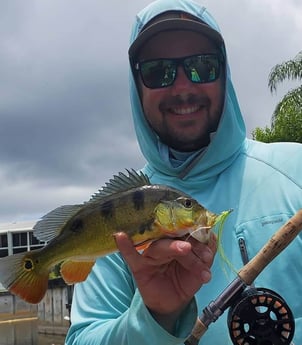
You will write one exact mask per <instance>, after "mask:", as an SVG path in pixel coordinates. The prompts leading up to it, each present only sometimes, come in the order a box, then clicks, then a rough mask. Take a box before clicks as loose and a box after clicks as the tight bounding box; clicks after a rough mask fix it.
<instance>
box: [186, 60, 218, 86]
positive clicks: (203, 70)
mask: <svg viewBox="0 0 302 345" xmlns="http://www.w3.org/2000/svg"><path fill="white" fill-rule="evenodd" d="M184 68H185V71H186V74H187V77H188V78H189V79H190V80H191V81H192V82H193V83H209V82H212V81H215V80H216V79H218V78H219V69H220V63H219V59H218V56H216V55H196V56H191V57H188V58H186V59H185V60H184Z"/></svg>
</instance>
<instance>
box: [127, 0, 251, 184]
mask: <svg viewBox="0 0 302 345" xmlns="http://www.w3.org/2000/svg"><path fill="white" fill-rule="evenodd" d="M175 10H179V11H182V12H186V13H189V14H191V15H193V16H195V17H198V18H200V19H201V20H202V21H204V22H205V23H207V24H208V25H209V26H210V27H212V28H213V29H214V30H216V31H218V32H220V30H219V28H218V25H217V23H216V22H215V20H214V18H213V17H212V16H211V15H210V13H209V12H208V11H207V10H206V8H205V7H202V6H200V5H199V4H197V3H195V2H192V1H189V0H157V1H155V2H152V3H151V4H150V5H149V6H147V7H146V8H145V9H144V10H142V11H141V12H139V13H138V14H137V16H136V20H135V23H134V25H133V28H132V34H131V39H130V43H132V42H133V41H134V40H135V39H136V37H137V36H138V34H139V32H140V30H141V29H142V28H143V27H144V25H145V24H146V23H148V22H149V21H150V20H151V19H152V18H154V17H155V16H157V15H159V14H161V13H163V12H167V11H175ZM221 50H222V51H223V54H224V55H225V61H226V87H225V101H224V110H223V113H222V116H221V118H220V123H219V126H218V128H217V131H216V133H215V134H214V135H213V136H212V139H211V142H210V144H209V145H208V146H207V147H206V148H205V149H204V150H202V152H199V153H192V155H191V156H190V157H188V158H187V159H186V160H185V161H184V162H183V163H182V164H181V165H179V166H177V167H175V166H173V164H171V162H169V160H168V159H167V158H166V159H165V158H163V154H162V152H163V144H161V143H159V138H158V136H157V135H156V133H155V132H154V131H153V130H152V128H150V126H149V124H148V123H147V121H146V119H145V116H144V113H143V109H142V105H141V101H140V98H139V94H138V91H137V88H136V85H135V81H134V78H133V75H132V72H131V71H130V100H131V107H132V115H133V121H134V128H135V131H136V136H137V140H138V143H139V146H140V149H141V151H142V153H143V155H144V157H145V158H146V160H147V162H148V164H149V165H150V167H151V168H152V169H154V170H156V171H159V172H160V173H162V174H164V175H169V176H174V177H179V178H181V179H187V178H190V177H193V176H195V175H198V176H199V178H201V179H209V178H211V177H214V176H217V175H218V174H220V173H221V172H222V171H223V170H225V169H226V168H227V167H228V166H229V165H230V164H231V163H232V162H233V161H234V159H235V158H236V157H237V155H238V154H239V153H240V150H241V148H242V146H243V142H244V140H245V137H246V130H245V125H244V121H243V118H242V115H241V111H240V108H239V104H238V101H237V97H236V94H235V91H234V87H233V83H232V80H231V76H230V71H229V65H228V60H227V56H226V50H225V46H224V43H222V47H221ZM130 70H131V69H130Z"/></svg>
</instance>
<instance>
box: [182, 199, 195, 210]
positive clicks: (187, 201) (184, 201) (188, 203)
mask: <svg viewBox="0 0 302 345" xmlns="http://www.w3.org/2000/svg"><path fill="white" fill-rule="evenodd" d="M180 201H181V203H182V204H183V205H184V207H185V208H191V207H192V206H193V202H192V199H190V198H182V199H181V200H180Z"/></svg>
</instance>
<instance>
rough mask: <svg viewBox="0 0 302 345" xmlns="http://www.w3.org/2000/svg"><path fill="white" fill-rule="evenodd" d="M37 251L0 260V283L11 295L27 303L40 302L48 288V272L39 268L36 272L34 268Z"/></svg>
mask: <svg viewBox="0 0 302 345" xmlns="http://www.w3.org/2000/svg"><path fill="white" fill-rule="evenodd" d="M39 251H40V250H39V249H38V250H33V251H31V252H28V253H20V254H14V255H10V256H7V257H4V258H1V259H0V282H1V283H2V284H3V286H4V287H5V288H6V289H8V290H9V291H10V292H11V293H13V294H15V295H18V296H19V297H21V298H22V299H23V300H24V301H26V302H28V303H38V302H40V301H41V299H42V298H43V297H44V295H45V293H46V290H47V287H48V276H49V272H48V270H47V269H45V270H42V269H41V267H39V270H38V269H37V267H36V266H35V264H36V263H37V262H38V260H37V255H38V254H39ZM42 268H43V267H42Z"/></svg>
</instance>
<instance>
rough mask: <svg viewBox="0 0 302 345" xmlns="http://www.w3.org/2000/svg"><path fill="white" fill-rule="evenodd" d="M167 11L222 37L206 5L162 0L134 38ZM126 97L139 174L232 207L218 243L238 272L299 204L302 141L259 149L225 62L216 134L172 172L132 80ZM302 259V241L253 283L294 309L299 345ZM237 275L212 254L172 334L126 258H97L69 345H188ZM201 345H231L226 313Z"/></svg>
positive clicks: (145, 14)
mask: <svg viewBox="0 0 302 345" xmlns="http://www.w3.org/2000/svg"><path fill="white" fill-rule="evenodd" d="M168 10H181V11H184V12H188V13H190V14H192V15H194V16H197V17H199V18H200V19H201V20H203V21H205V22H206V23H208V24H209V25H210V26H211V27H213V28H214V29H215V30H218V31H219V29H218V27H217V24H216V23H215V21H214V19H213V18H212V17H211V15H210V14H209V13H208V12H207V10H206V9H205V8H204V7H201V6H200V5H198V4H196V3H193V2H191V1H188V0H159V1H155V2H153V3H151V4H150V5H149V6H148V7H147V8H145V9H144V10H143V11H141V12H140V13H139V14H138V16H137V17H136V22H135V24H134V27H133V33H132V37H131V41H133V40H134V39H135V38H136V36H137V34H138V32H139V30H140V29H141V28H142V26H144V25H145V24H146V23H147V22H148V21H149V20H150V19H151V18H153V17H154V16H156V15H158V14H160V13H162V12H165V11H168ZM222 49H223V50H224V47H222ZM226 61H227V57H226ZM247 73H250V71H247ZM130 91H131V102H132V111H133V119H134V124H135V130H136V134H137V139H138V142H139V145H140V148H141V150H142V152H143V154H144V156H145V158H146V160H147V162H148V164H147V165H146V166H145V167H144V169H143V171H144V172H146V173H147V174H148V175H149V176H150V178H151V181H152V182H153V183H161V184H167V185H170V186H174V187H176V188H178V189H181V190H183V191H185V192H186V193H188V194H190V195H191V196H192V197H194V198H196V199H197V200H198V201H199V202H200V203H201V204H203V205H204V206H205V207H207V208H208V209H210V210H211V211H213V212H217V213H219V212H221V211H223V210H228V209H230V208H232V209H234V211H233V213H232V214H231V215H230V216H229V218H228V220H227V222H226V224H225V227H224V233H223V242H222V246H223V248H224V251H225V254H226V256H227V257H228V259H229V260H230V261H231V262H232V264H233V265H234V267H235V268H236V269H240V268H241V267H242V266H243V264H244V259H243V258H244V257H245V256H247V257H248V259H251V258H252V257H253V256H254V255H255V254H256V253H257V252H258V251H259V250H260V248H261V247H262V246H263V245H264V244H265V243H266V242H267V241H268V239H269V238H270V237H271V236H272V235H273V233H274V232H276V231H277V230H278V228H279V227H280V226H281V225H283V224H284V223H285V222H286V221H287V220H288V219H289V218H290V217H291V216H293V215H294V214H295V213H296V212H297V210H298V209H300V208H302V163H301V162H302V145H300V144H294V143H276V144H263V143H259V142H254V141H251V140H248V139H246V133H245V126H244V122H243V119H242V115H241V111H240V108H239V105H238V101H237V98H236V94H235V92H234V88H233V84H232V81H231V76H230V73H229V68H228V64H227V72H226V94H225V105H224V111H223V114H222V116H221V120H220V123H219V127H218V129H217V132H216V133H215V134H214V135H213V137H212V140H211V143H210V144H209V146H208V147H207V148H206V149H205V150H204V151H203V152H201V153H199V154H198V153H196V154H194V155H192V157H189V158H188V159H187V160H186V161H185V162H183V163H181V164H180V165H179V166H178V167H173V164H171V162H169V160H168V159H167V158H166V156H165V155H164V154H163V152H165V147H164V146H163V145H162V144H159V142H158V138H157V136H156V134H155V133H154V132H153V131H152V130H151V129H150V127H149V126H148V124H147V122H146V120H145V118H144V114H143V111H142V108H141V104H140V100H139V96H138V93H137V90H136V87H135V84H134V81H133V79H132V76H130ZM251 97H253V96H252V95H251ZM301 253H302V238H301V236H299V237H297V238H296V239H295V240H294V242H293V243H292V244H291V245H290V246H289V247H288V248H287V249H285V251H284V252H283V253H281V254H280V255H279V256H278V257H277V258H276V259H274V260H273V262H272V263H271V264H270V265H269V266H268V267H267V268H266V269H265V270H264V271H263V272H262V273H261V274H260V276H259V277H258V278H257V279H256V281H255V285H256V286H257V287H263V288H269V289H272V290H274V291H275V292H277V293H278V294H279V295H281V296H282V297H283V298H284V299H285V301H286V302H287V304H288V305H289V307H290V308H291V309H292V312H293V314H294V317H295V321H296V331H295V337H294V343H295V344H296V345H300V344H302V298H301V291H302V264H301V259H300V256H301ZM234 277H235V274H234V273H232V272H231V271H230V272H229V271H228V272H227V274H226V273H225V272H224V270H223V262H222V261H221V258H220V257H219V255H216V259H215V262H214V264H213V267H212V280H211V281H210V282H209V283H208V284H206V285H204V286H203V287H202V288H201V289H200V291H199V292H198V293H197V294H196V298H195V301H193V302H192V303H191V305H189V306H188V308H187V310H186V312H185V313H184V314H183V317H182V319H181V320H179V321H178V327H177V330H176V332H175V334H173V335H172V334H169V333H167V332H166V331H165V330H164V329H162V328H161V327H160V326H159V325H158V324H157V323H156V322H155V321H154V320H153V318H152V316H151V315H150V314H149V312H148V310H147V309H146V307H145V306H144V303H143V301H142V299H141V297H140V294H139V292H138V291H137V289H136V286H135V282H134V281H133V277H132V275H131V273H130V272H129V270H128V268H127V265H125V263H124V261H123V260H122V258H121V257H120V256H119V255H118V254H115V255H111V256H108V257H106V258H102V259H99V260H98V261H97V263H96V265H95V266H94V268H93V271H92V273H91V274H90V275H89V277H88V279H87V280H86V281H85V282H84V283H81V284H78V285H77V286H76V288H75V294H74V300H73V305H72V314H71V320H72V326H71V328H70V331H69V334H68V336H67V339H66V344H67V345H71V344H73V345H76V344H77V345H88V344H89V345H138V344H139V345H154V344H156V345H177V344H183V342H184V340H185V338H186V337H187V336H188V335H189V334H190V331H191V329H192V327H193V324H194V322H195V320H196V317H197V315H198V314H200V313H201V311H202V309H203V308H204V307H206V306H207V305H208V304H209V302H211V301H212V300H214V299H215V298H216V297H217V296H218V295H219V294H220V292H221V291H222V290H223V289H224V288H225V287H226V286H227V285H228V284H229V283H230V282H231V281H232V280H233V279H234ZM196 306H198V307H197V308H196ZM196 309H198V310H196ZM200 344H206V345H229V344H231V340H230V337H229V333H228V327H227V312H225V313H224V315H223V316H222V317H220V318H219V319H218V320H217V321H216V322H215V323H213V324H211V325H210V327H209V329H208V331H207V332H206V333H205V335H204V336H203V337H202V339H201V341H200Z"/></svg>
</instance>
